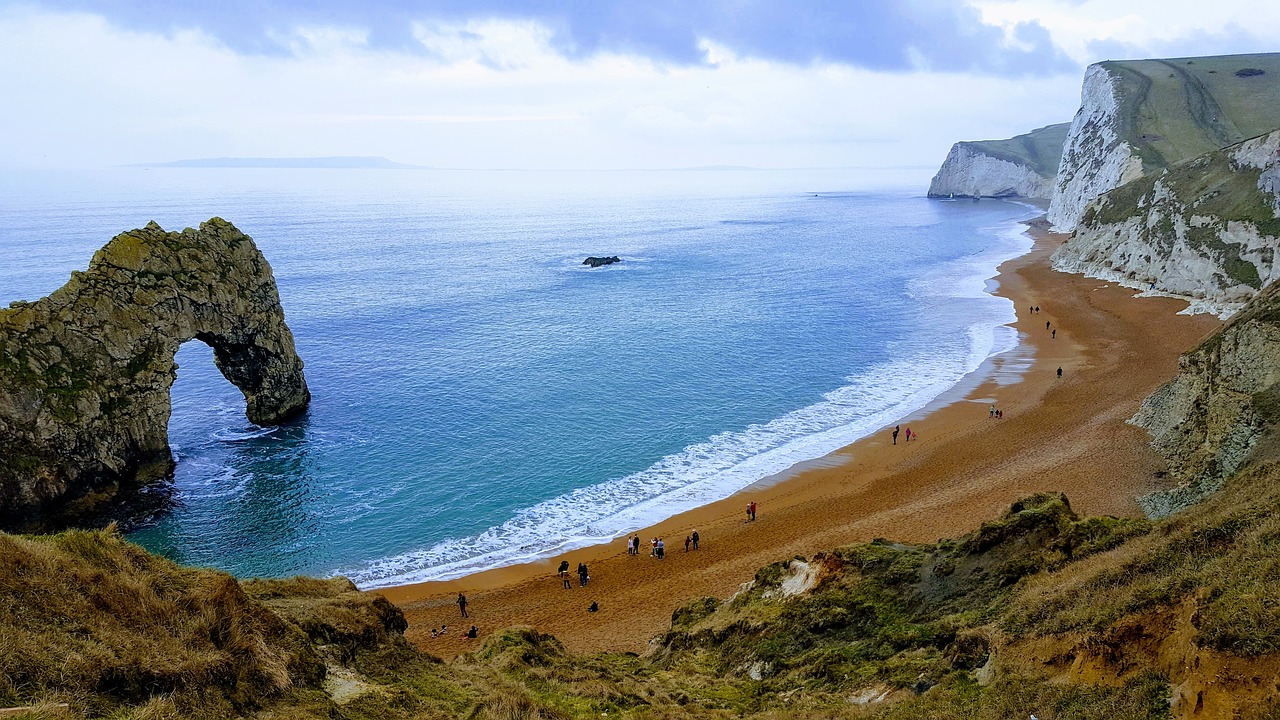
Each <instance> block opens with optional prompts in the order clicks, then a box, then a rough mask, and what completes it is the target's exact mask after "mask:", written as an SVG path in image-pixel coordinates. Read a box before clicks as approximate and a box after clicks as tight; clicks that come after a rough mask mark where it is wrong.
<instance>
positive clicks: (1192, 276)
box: [1053, 131, 1280, 314]
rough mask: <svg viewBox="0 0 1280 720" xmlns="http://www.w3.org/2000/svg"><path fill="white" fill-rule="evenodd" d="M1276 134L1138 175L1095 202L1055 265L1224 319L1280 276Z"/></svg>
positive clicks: (1279, 133) (1279, 174) (1279, 135)
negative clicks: (1180, 301)
mask: <svg viewBox="0 0 1280 720" xmlns="http://www.w3.org/2000/svg"><path fill="white" fill-rule="evenodd" d="M1278 186H1280V131H1275V132H1271V133H1268V134H1266V135H1263V136H1260V137H1257V138H1253V139H1251V140H1247V141H1245V142H1243V143H1239V144H1237V145H1233V146H1231V147H1228V148H1224V149H1223V150H1218V151H1214V152H1210V153H1207V154H1205V155H1202V156H1200V157H1198V158H1195V159H1192V160H1190V161H1187V162H1184V163H1181V164H1179V165H1176V166H1174V167H1172V168H1169V169H1167V170H1165V171H1163V172H1161V173H1160V174H1158V175H1153V176H1148V177H1144V178H1140V179H1138V180H1135V181H1133V182H1130V183H1128V184H1126V185H1124V186H1122V187H1119V188H1117V189H1115V190H1113V191H1111V192H1109V193H1107V194H1105V195H1103V196H1101V197H1099V198H1098V199H1097V200H1095V201H1093V202H1092V203H1090V204H1089V206H1088V208H1087V209H1086V210H1085V212H1084V214H1083V216H1082V218H1081V220H1080V223H1079V226H1078V227H1077V228H1076V232H1075V235H1074V236H1073V237H1072V238H1071V239H1070V240H1068V241H1067V242H1066V244H1064V245H1063V246H1062V247H1060V248H1059V249H1058V250H1057V251H1056V252H1055V253H1054V255H1053V263H1054V267H1055V268H1056V269H1058V270H1063V271H1066V272H1079V273H1084V274H1086V275H1089V276H1092V277H1100V278H1104V279H1108V280H1113V281H1117V282H1121V283H1124V284H1126V285H1129V286H1131V287H1135V288H1141V289H1149V288H1154V289H1156V290H1159V291H1161V292H1164V293H1168V294H1172V295H1176V296H1179V297H1185V298H1187V299H1189V300H1191V301H1192V302H1193V303H1195V304H1197V306H1198V309H1203V310H1210V311H1213V312H1217V313H1220V314H1226V313H1229V312H1232V311H1234V310H1236V309H1239V307H1240V306H1241V305H1243V303H1244V302H1246V301H1248V299H1249V298H1251V297H1252V296H1253V295H1254V294H1255V293H1256V292H1257V291H1258V290H1259V289H1260V288H1262V287H1263V286H1264V285H1266V284H1267V283H1269V282H1271V281H1272V280H1275V279H1276V278H1277V277H1280V265H1278V264H1277V262H1276V249H1277V246H1280V220H1278V219H1277V215H1280V197H1278V196H1277V194H1276V190H1277V187H1278Z"/></svg>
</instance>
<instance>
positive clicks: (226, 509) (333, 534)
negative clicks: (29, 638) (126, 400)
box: [0, 167, 1039, 588]
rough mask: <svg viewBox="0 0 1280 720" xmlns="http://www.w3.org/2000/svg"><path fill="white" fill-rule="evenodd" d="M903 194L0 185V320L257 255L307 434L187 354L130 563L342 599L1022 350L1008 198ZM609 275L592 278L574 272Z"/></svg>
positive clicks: (821, 182)
mask: <svg viewBox="0 0 1280 720" xmlns="http://www.w3.org/2000/svg"><path fill="white" fill-rule="evenodd" d="M919 175H920V173H919V172H915V173H910V172H907V173H899V174H897V175H895V174H894V173H892V172H883V171H877V172H865V171H856V170H808V171H750V170H698V171H616V172H604V171H602V172H585V171H575V172H570V171H565V172H552V171H545V172H539V171H464V170H360V169H345V170H330V169H311V170H308V169H271V168H256V169H237V168H215V169H203V168H141V167H139V168H107V169H101V170H93V171H64V172H46V173H24V174H21V175H17V174H10V175H9V176H8V177H6V178H4V179H0V257H3V258H4V262H3V263H0V304H7V303H8V302H10V301H13V300H35V299H37V298H39V297H41V296H44V295H46V294H48V293H49V292H51V291H53V290H54V289H56V288H57V287H59V286H61V285H62V284H63V283H64V282H66V280H67V278H68V276H69V273H70V272H71V271H72V270H76V269H83V268H85V267H86V266H87V265H88V261H89V258H90V257H91V256H92V255H93V253H94V251H95V250H96V249H97V248H99V247H101V246H102V245H103V244H105V243H106V242H107V241H108V240H109V239H110V238H111V237H112V236H114V235H116V234H117V233H119V232H122V231H124V230H128V229H131V228H135V227H141V226H143V225H145V224H146V223H147V222H149V221H152V220H155V221H157V222H158V223H160V224H161V225H162V226H163V227H165V228H166V229H169V230H180V229H182V228H184V227H194V226H197V225H198V224H199V223H200V222H202V221H203V220H206V219H208V218H210V217H212V216H219V217H222V218H225V219H227V220H229V221H231V222H233V223H235V224H236V226H237V227H239V228H240V229H241V230H242V231H244V232H245V233H247V234H249V235H250V236H252V237H253V238H254V240H255V241H256V242H257V244H258V247H259V248H260V249H261V250H262V252H263V253H264V254H265V256H266V257H267V259H268V260H269V262H270V264H271V266H272V268H273V271H274V274H275V278H276V281H277V283H278V285H279V289H280V296H281V300H282V302H283V305H284V308H285V315H286V320H287V322H288V324H289V326H290V328H291V329H292V331H293V334H294V337H295V340H296V344H297V349H298V352H299V354H300V355H301V357H302V358H303V361H304V362H305V365H306V369H305V372H306V377H307V382H308V384H309V386H310V389H311V393H312V403H311V406H310V409H309V410H308V412H307V413H306V415H305V417H302V418H300V419H299V420H297V421H295V422H291V423H289V424H286V425H282V426H279V427H267V428H263V427H256V426H254V425H252V424H251V423H249V422H248V420H246V419H245V416H244V401H243V398H242V397H241V395H240V394H239V391H238V390H236V388H235V387H234V386H232V385H231V384H230V383H229V382H228V381H227V380H225V379H224V378H223V377H222V376H221V375H220V374H219V373H218V371H217V369H216V368H215V367H214V364H213V357H212V351H211V350H210V348H209V347H207V346H205V345H203V344H202V343H201V342H199V341H191V342H188V343H186V344H185V345H183V346H182V347H181V349H180V351H179V353H178V357H177V362H178V365H179V370H178V378H177V381H176V383H175V384H174V387H173V391H172V397H173V413H172V417H171V418H170V421H169V436H170V442H171V444H172V447H173V452H174V455H175V457H176V459H177V469H176V471H175V474H174V477H173V479H172V483H173V488H172V500H173V502H172V506H171V507H169V508H168V509H166V510H165V511H163V512H161V513H158V514H157V515H155V516H154V517H152V518H149V519H148V520H147V521H146V522H144V523H142V524H141V525H140V526H138V527H136V528H135V529H133V530H132V531H131V532H130V534H129V539H131V540H133V541H135V542H137V543H140V544H141V545H143V546H145V547H146V548H148V549H149V550H152V551H154V552H157V553H160V554H163V555H165V556H167V557H169V558H172V559H174V560H176V561H178V562H180V563H183V564H187V565H197V566H208V567H215V568H220V569H223V570H227V571H229V572H231V573H233V574H235V575H237V576H241V577H247V576H270V577H278V576H291V575H295V574H309V575H320V576H328V575H337V574H340V575H345V576H347V577H350V578H351V579H353V580H354V581H355V582H356V583H357V584H358V585H360V586H361V587H364V588H376V587H382V586H387V585H394V584H402V583H408V582H417V581H425V580H438V579H451V578H457V577H460V576H463V575H466V574H468V573H473V572H476V571H480V570H484V569H488V568H493V567H499V566H504V565H511V564H516V563H522V562H528V561H531V560H534V559H538V558H542V557H546V556H548V555H551V554H555V553H559V552H562V551H566V550H570V549H574V548H578V547H583V546H586V545H591V544H596V543H601V542H606V541H609V540H611V539H613V538H617V537H620V536H622V535H624V534H626V533H628V532H630V531H633V530H636V529H639V528H642V527H645V526H648V525H651V524H654V523H656V522H658V521H661V520H663V519H664V518H668V517H670V516H672V515H675V514H677V513H680V512H682V511H685V510H688V509H691V508H694V507H698V506H701V505H705V504H707V503H710V502H712V501H715V500H718V499H721V498H725V497H727V496H729V495H731V494H733V493H736V492H738V491H741V490H743V489H745V488H749V487H751V486H752V485H753V484H757V483H761V482H767V481H769V479H770V478H776V477H777V476H778V475H779V473H784V472H786V471H787V470H788V469H789V468H792V467H793V466H795V465H796V464H797V463H804V462H807V461H812V460H814V459H816V458H821V457H823V456H825V455H827V454H829V453H832V452H833V451H835V450H837V449H839V448H841V447H843V446H845V445H847V444H849V443H852V442H853V441H855V440H857V439H859V438H862V437H864V436H866V435H868V434H870V433H873V432H876V431H880V430H882V429H883V428H885V427H886V426H890V425H892V424H894V423H895V422H896V421H898V420H900V419H902V418H904V417H907V416H909V415H911V414H912V413H916V412H918V411H920V410H921V409H922V408H924V407H926V406H927V405H929V404H930V403H931V402H933V401H935V399H937V398H939V397H940V396H942V395H944V394H945V393H947V392H948V391H949V390H952V389H953V388H955V387H956V386H957V384H958V383H960V382H961V380H962V378H965V376H966V375H967V374H970V373H973V372H974V371H975V370H977V369H978V368H979V367H981V366H983V364H984V362H985V361H987V359H988V358H991V357H992V356H995V355H997V354H1000V353H1005V352H1007V351H1009V350H1011V349H1013V348H1014V347H1015V346H1016V345H1017V335H1016V332H1015V331H1014V330H1012V329H1011V328H1010V327H1007V326H1006V324H1007V323H1010V322H1012V321H1013V320H1014V312H1013V307H1012V304H1011V302H1010V301H1009V300H1007V299H1003V298H999V297H996V296H994V295H992V294H991V290H992V289H993V281H992V280H991V278H992V277H993V276H994V275H995V273H996V268H997V266H998V265H999V264H1000V263H1001V262H1003V261H1005V260H1007V259H1009V258H1012V257H1015V256H1018V255H1020V254H1022V253H1025V252H1027V251H1028V250H1029V249H1030V244H1031V241H1030V240H1029V239H1028V238H1027V237H1026V236H1024V235H1023V232H1022V231H1023V229H1024V228H1023V227H1022V226H1021V225H1020V224H1019V221H1022V220H1025V219H1028V218H1030V217H1032V216H1034V215H1036V214H1038V213H1039V211H1038V210H1037V209H1035V208H1032V207H1029V206H1027V205H1024V204H1020V203H1016V202H1008V201H1000V200H983V201H981V202H970V201H967V200H965V201H947V200H937V199H928V198H926V197H925V196H924V192H923V188H924V181H927V176H925V177H924V178H920V177H918V176H919ZM591 255H597V256H599V255H617V256H619V257H620V259H621V262H619V263H617V264H614V265H610V266H607V267H600V268H590V267H586V266H584V265H583V264H582V261H583V259H584V258H586V257H587V256H591Z"/></svg>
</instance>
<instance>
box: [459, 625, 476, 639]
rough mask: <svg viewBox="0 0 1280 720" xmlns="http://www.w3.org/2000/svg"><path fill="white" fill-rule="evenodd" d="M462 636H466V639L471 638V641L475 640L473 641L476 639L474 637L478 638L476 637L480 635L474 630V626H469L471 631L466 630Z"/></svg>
mask: <svg viewBox="0 0 1280 720" xmlns="http://www.w3.org/2000/svg"><path fill="white" fill-rule="evenodd" d="M463 634H464V635H466V636H467V637H469V638H471V639H472V640H475V639H476V637H478V636H479V635H480V631H479V630H478V629H476V626H475V625H472V626H471V629H470V630H468V631H466V632H465V633H463Z"/></svg>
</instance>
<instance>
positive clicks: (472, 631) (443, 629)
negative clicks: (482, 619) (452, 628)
mask: <svg viewBox="0 0 1280 720" xmlns="http://www.w3.org/2000/svg"><path fill="white" fill-rule="evenodd" d="M448 633H449V626H448V625H441V626H440V629H439V630H437V629H435V628H431V637H433V638H438V637H443V636H445V635H447V634H448ZM462 637H464V638H470V639H472V640H475V639H476V638H478V637H480V628H478V627H476V626H475V625H472V626H471V627H470V628H469V629H467V630H465V631H463V633H462Z"/></svg>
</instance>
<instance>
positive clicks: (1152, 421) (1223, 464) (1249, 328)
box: [1131, 283, 1280, 517]
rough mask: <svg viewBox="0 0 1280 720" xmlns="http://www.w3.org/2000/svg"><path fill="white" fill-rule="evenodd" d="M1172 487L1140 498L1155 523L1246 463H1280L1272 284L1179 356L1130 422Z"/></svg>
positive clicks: (1278, 338) (1278, 329)
mask: <svg viewBox="0 0 1280 720" xmlns="http://www.w3.org/2000/svg"><path fill="white" fill-rule="evenodd" d="M1131 422H1133V423H1134V424H1135V425H1138V426H1139V427H1142V428H1144V429H1146V430H1147V432H1149V433H1151V438H1152V440H1151V445H1152V447H1154V448H1155V449H1156V451H1157V452H1159V453H1160V454H1161V455H1162V456H1163V457H1164V458H1165V460H1166V462H1168V463H1169V472H1170V474H1171V475H1172V476H1173V477H1174V478H1175V479H1176V480H1178V481H1179V486H1178V487H1177V488H1176V489H1174V490H1171V491H1168V492H1162V493H1155V494H1153V495H1148V496H1146V497H1143V498H1140V499H1139V502H1140V503H1141V504H1142V506H1143V509H1144V510H1146V511H1147V513H1148V515H1151V516H1154V517H1162V516H1164V515H1168V514H1170V513H1173V512H1177V511H1178V510H1181V509H1183V508H1186V507H1189V506H1190V505H1192V504H1194V503H1196V502H1197V501H1199V500H1200V499H1201V498H1202V497H1204V496H1205V495H1206V494H1208V493H1210V492H1213V491H1214V490H1217V489H1218V488H1219V487H1221V486H1222V484H1223V483H1224V482H1225V481H1226V479H1227V478H1228V477H1230V476H1231V475H1233V474H1234V473H1236V472H1237V471H1239V470H1240V469H1241V468H1243V467H1244V466H1245V465H1246V464H1247V463H1248V462H1250V461H1254V460H1268V459H1274V458H1276V457H1280V454H1278V453H1277V449H1278V443H1277V438H1276V433H1275V428H1276V427H1277V423H1278V422H1280V284H1274V283H1273V284H1271V285H1269V286H1267V287H1266V288H1265V289H1264V290H1263V291H1262V292H1260V293H1258V294H1257V296H1256V297H1254V298H1253V299H1252V300H1251V301H1250V302H1249V303H1248V304H1247V305H1245V307H1244V309H1243V310H1241V311H1240V312H1239V313H1237V314H1236V315H1235V316H1234V317H1233V318H1232V319H1231V322H1229V323H1227V325H1226V326H1225V327H1223V328H1222V330H1220V331H1218V332H1216V333H1214V334H1213V335H1212V336H1211V337H1209V338H1208V339H1207V340H1205V341H1204V342H1203V343H1201V344H1200V345H1199V346H1198V347H1195V348H1193V349H1191V350H1190V351H1188V352H1187V353H1185V354H1184V355H1183V356H1182V358H1181V360H1180V361H1179V370H1178V374H1177V376H1175V377H1174V379H1173V380H1171V381H1169V382H1168V383H1166V384H1165V385H1163V386H1162V387H1160V388H1159V389H1158V390H1156V392H1154V393H1152V395H1151V396H1150V397H1148V398H1147V399H1146V400H1145V401H1144V402H1143V403H1142V407H1141V409H1139V411H1138V413H1137V415H1135V416H1134V417H1133V419H1132V420H1131Z"/></svg>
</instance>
